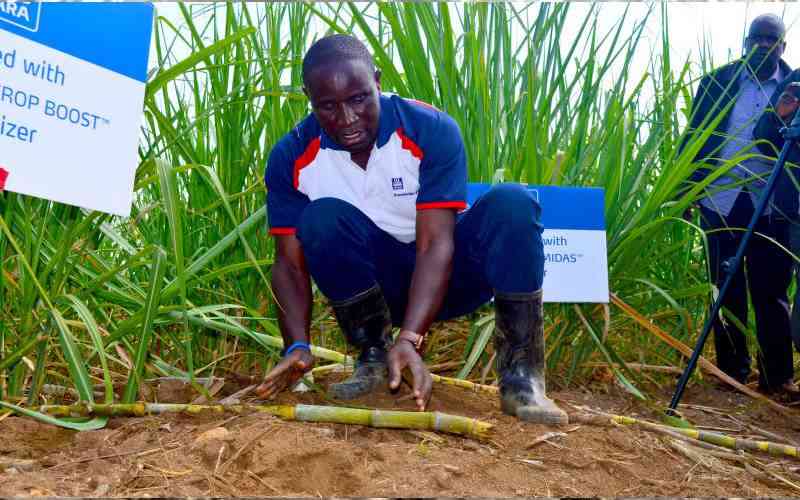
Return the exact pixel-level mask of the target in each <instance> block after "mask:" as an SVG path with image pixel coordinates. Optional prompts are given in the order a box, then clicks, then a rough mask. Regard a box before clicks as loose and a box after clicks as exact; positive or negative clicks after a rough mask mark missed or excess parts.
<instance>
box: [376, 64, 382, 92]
mask: <svg viewBox="0 0 800 500" xmlns="http://www.w3.org/2000/svg"><path fill="white" fill-rule="evenodd" d="M375 85H377V86H378V90H380V89H381V70H379V69H376V70H375Z"/></svg>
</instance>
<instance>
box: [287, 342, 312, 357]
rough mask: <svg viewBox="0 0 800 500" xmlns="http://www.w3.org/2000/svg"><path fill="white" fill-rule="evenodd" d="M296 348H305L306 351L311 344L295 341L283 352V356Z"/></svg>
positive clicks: (309, 350)
mask: <svg viewBox="0 0 800 500" xmlns="http://www.w3.org/2000/svg"><path fill="white" fill-rule="evenodd" d="M297 349H305V350H306V351H308V352H311V345H309V343H308V342H299V341H298V342H295V343H293V344H292V345H290V346H289V348H288V349H286V350H285V351H284V352H283V356H284V357H286V356H288V355H289V354H291V352H292V351H296V350H297Z"/></svg>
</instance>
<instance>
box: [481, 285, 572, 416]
mask: <svg viewBox="0 0 800 500" xmlns="http://www.w3.org/2000/svg"><path fill="white" fill-rule="evenodd" d="M494 305H495V313H496V314H495V335H494V340H495V350H496V352H497V358H496V359H497V371H498V373H499V374H500V406H501V408H502V410H503V412H504V413H506V414H508V415H514V416H516V417H517V418H519V419H520V420H524V421H526V422H533V423H538V424H566V423H567V422H568V420H567V414H566V413H565V412H564V411H563V410H561V409H560V408H559V407H558V406H556V404H555V403H554V402H553V401H552V400H551V399H549V398H548V397H547V396H546V395H545V364H544V321H543V320H544V314H543V309H542V291H541V290H538V291H536V292H532V293H499V292H497V293H495V296H494Z"/></svg>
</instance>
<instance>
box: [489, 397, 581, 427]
mask: <svg viewBox="0 0 800 500" xmlns="http://www.w3.org/2000/svg"><path fill="white" fill-rule="evenodd" d="M500 408H501V409H502V410H503V413H505V414H506V415H511V416H512V417H517V418H518V419H520V420H522V421H523V422H529V423H532V424H544V425H567V424H568V423H569V417H568V416H567V414H566V412H565V411H564V410H562V409H560V408H557V409H548V408H542V407H540V406H524V405H517V404H514V402H512V401H508V400H506V399H501V400H500Z"/></svg>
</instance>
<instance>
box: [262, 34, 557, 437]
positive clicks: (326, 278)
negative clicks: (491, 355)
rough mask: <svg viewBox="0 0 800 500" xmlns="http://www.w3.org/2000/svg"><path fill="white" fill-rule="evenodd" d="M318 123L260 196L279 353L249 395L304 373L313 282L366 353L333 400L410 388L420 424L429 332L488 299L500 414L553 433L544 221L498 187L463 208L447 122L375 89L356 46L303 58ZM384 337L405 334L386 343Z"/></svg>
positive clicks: (337, 45)
mask: <svg viewBox="0 0 800 500" xmlns="http://www.w3.org/2000/svg"><path fill="white" fill-rule="evenodd" d="M303 83H304V89H303V90H304V92H305V94H306V96H308V99H309V101H310V103H311V107H312V110H313V112H312V113H311V114H310V115H308V116H307V117H306V118H305V119H304V120H303V121H301V122H300V123H299V124H298V125H297V126H296V127H295V128H294V129H293V130H291V131H290V132H289V133H288V134H286V135H285V136H284V137H283V138H282V139H281V140H280V141H279V142H278V143H277V144H276V145H275V147H274V148H273V150H272V152H271V153H270V157H269V160H268V163H267V169H266V175H265V183H266V187H267V210H268V217H269V226H270V234H272V235H273V236H274V237H275V238H276V255H275V263H274V264H273V267H272V286H273V290H274V293H275V296H276V298H277V301H278V303H279V305H280V307H279V313H278V320H279V324H280V328H281V333H282V335H283V338H284V342H285V346H286V348H285V349H284V351H283V357H284V358H283V360H282V361H281V362H280V363H278V365H276V366H275V368H274V369H273V370H272V371H271V372H270V373H269V374H268V375H267V377H266V378H265V379H264V383H263V384H262V385H260V386H259V387H258V389H257V393H258V394H259V396H261V397H264V398H270V397H273V396H274V395H275V394H277V393H278V392H280V391H282V390H284V389H285V388H287V387H289V386H290V385H291V384H293V383H294V382H296V381H297V380H298V379H299V378H300V377H301V376H302V375H303V374H304V373H306V372H307V371H309V370H310V369H311V367H312V365H313V363H314V359H313V357H312V355H311V352H310V349H309V327H310V317H311V305H312V294H311V283H310V279H309V277H313V278H314V281H315V282H316V284H317V286H318V287H319V289H320V291H321V292H322V293H323V294H324V295H325V296H326V297H327V298H328V299H329V300H330V301H331V305H332V306H333V311H334V313H335V315H336V319H337V321H338V323H339V326H340V328H341V329H342V331H343V332H344V335H345V337H346V339H347V342H348V343H349V344H350V345H351V346H353V347H355V348H357V349H358V350H359V351H360V354H359V356H358V359H357V362H356V365H355V370H354V372H353V374H352V376H351V377H350V378H349V379H347V380H345V381H344V382H342V383H339V384H333V385H332V386H331V388H330V393H331V396H332V397H333V398H336V399H342V400H347V399H353V398H357V397H360V396H363V395H365V394H368V393H369V392H371V391H373V390H374V389H376V388H378V387H380V386H382V385H384V384H385V382H386V377H387V372H388V378H389V387H390V388H391V389H397V388H398V387H399V385H400V379H401V372H402V371H403V369H404V368H406V367H407V368H408V369H409V371H410V372H411V374H412V376H413V395H414V398H415V400H416V405H417V407H418V408H419V409H420V410H424V409H425V407H426V406H427V404H428V401H429V399H430V395H431V386H432V380H431V376H430V373H429V372H428V369H427V367H426V366H425V364H424V363H423V361H422V357H421V354H422V353H423V349H424V345H425V335H426V333H427V332H428V329H429V327H430V325H431V323H433V321H436V320H446V319H450V318H455V317H458V316H462V315H464V314H467V313H470V312H472V311H474V310H475V309H477V308H478V307H479V306H481V305H482V304H485V303H486V302H488V301H489V300H490V299H492V297H494V306H495V311H496V320H495V324H496V332H495V337H494V338H495V347H496V350H497V370H498V373H499V374H500V394H501V406H502V409H503V411H504V412H505V413H508V414H510V415H515V416H517V417H518V418H520V419H521V420H525V421H530V422H537V423H551V424H559V423H566V421H567V415H566V414H565V413H564V412H563V411H562V410H561V409H559V408H558V407H557V406H556V405H555V403H553V401H551V400H550V399H548V398H547V397H546V395H545V363H544V362H545V360H544V353H545V350H544V330H543V317H542V291H541V286H542V280H543V275H544V250H543V245H542V239H541V232H542V226H541V224H540V223H539V216H540V213H541V208H540V207H539V205H538V203H537V202H536V201H535V200H534V198H533V197H532V196H531V194H530V193H529V192H528V191H527V190H526V189H525V188H524V187H522V186H519V185H514V184H502V185H499V186H496V187H494V188H492V189H491V190H489V191H488V192H487V193H486V194H485V195H483V196H482V197H481V198H479V199H478V200H477V201H476V202H475V204H474V205H473V206H471V207H469V208H468V209H467V205H466V188H467V168H466V156H465V152H464V143H463V139H462V137H461V132H460V130H459V128H458V125H457V124H456V122H455V121H454V120H453V119H452V118H451V117H450V116H448V115H447V114H445V113H443V112H441V111H439V110H437V109H435V108H433V107H431V106H429V105H427V104H423V103H420V102H418V101H414V100H410V99H404V98H401V97H398V96H394V95H386V94H382V93H381V91H380V72H379V71H377V70H376V69H375V66H374V64H373V60H372V56H371V55H370V53H369V51H368V50H367V48H366V47H365V46H364V45H363V44H362V43H361V42H359V41H358V40H357V39H355V38H353V37H351V36H346V35H333V36H329V37H326V38H323V39H321V40H319V41H318V42H316V43H315V44H314V45H313V46H312V47H311V48H310V49H309V51H308V53H307V54H306V56H305V58H304V59H303ZM392 325H395V326H399V327H400V328H401V329H400V333H399V334H398V336H397V338H396V339H395V340H394V341H392V338H391V330H392Z"/></svg>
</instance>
